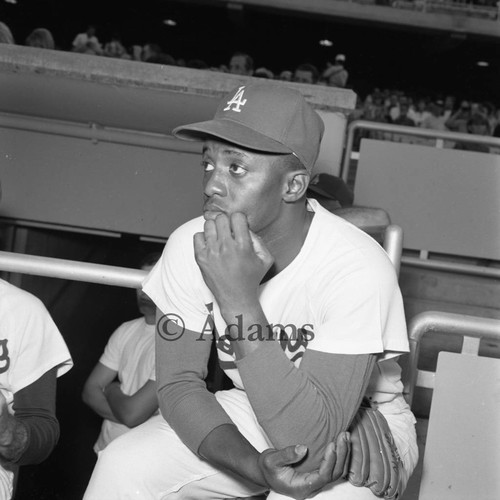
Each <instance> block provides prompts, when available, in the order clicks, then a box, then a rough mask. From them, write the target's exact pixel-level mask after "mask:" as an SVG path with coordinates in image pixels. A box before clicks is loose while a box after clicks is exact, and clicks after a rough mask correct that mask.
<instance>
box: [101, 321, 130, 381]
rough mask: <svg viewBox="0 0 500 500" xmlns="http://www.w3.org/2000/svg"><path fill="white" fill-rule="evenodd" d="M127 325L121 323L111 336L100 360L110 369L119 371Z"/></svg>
mask: <svg viewBox="0 0 500 500" xmlns="http://www.w3.org/2000/svg"><path fill="white" fill-rule="evenodd" d="M125 334H126V325H125V324H123V325H120V326H119V327H118V328H117V329H116V330H115V331H114V332H113V333H112V334H111V337H109V340H108V343H107V344H106V347H105V348H104V352H103V353H102V355H101V357H100V358H99V362H100V363H102V364H103V365H104V366H106V367H107V368H109V369H110V370H114V371H116V372H117V371H118V369H119V368H120V360H121V358H122V353H123V347H124V342H125Z"/></svg>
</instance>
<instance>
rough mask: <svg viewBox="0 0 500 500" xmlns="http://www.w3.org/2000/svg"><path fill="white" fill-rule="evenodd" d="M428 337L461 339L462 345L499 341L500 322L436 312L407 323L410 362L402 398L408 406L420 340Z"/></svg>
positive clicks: (417, 317) (492, 319) (416, 370)
mask: <svg viewBox="0 0 500 500" xmlns="http://www.w3.org/2000/svg"><path fill="white" fill-rule="evenodd" d="M431 333H444V334H447V335H460V336H461V337H463V339H464V342H465V341H466V339H467V337H472V338H475V339H481V338H488V339H492V340H496V341H500V319H494V318H482V317H479V316H470V315H467V314H456V313H446V312H438V311H425V312H422V313H420V314H417V315H416V316H414V317H413V318H412V319H411V320H410V321H409V323H408V336H409V341H410V358H409V362H408V373H407V377H405V378H406V381H405V396H406V400H407V401H408V404H410V406H411V404H412V402H413V395H414V392H415V384H416V381H417V376H418V358H419V350H420V346H421V341H422V337H423V336H424V335H426V334H431ZM477 345H478V344H477ZM443 350H445V349H443Z"/></svg>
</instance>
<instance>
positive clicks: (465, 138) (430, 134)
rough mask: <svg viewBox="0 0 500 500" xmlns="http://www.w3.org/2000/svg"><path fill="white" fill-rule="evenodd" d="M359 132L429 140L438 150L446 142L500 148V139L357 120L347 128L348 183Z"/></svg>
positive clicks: (345, 169) (344, 170)
mask: <svg viewBox="0 0 500 500" xmlns="http://www.w3.org/2000/svg"><path fill="white" fill-rule="evenodd" d="M358 130H367V131H371V132H382V133H389V134H397V135H401V136H413V137H419V138H424V139H429V140H433V141H435V147H437V148H443V146H444V141H451V142H470V143H474V144H484V145H486V146H495V147H498V148H500V139H499V138H496V137H491V136H489V135H472V134H463V133H461V132H450V131H447V130H446V131H445V130H432V129H426V128H418V127H405V126H402V125H393V124H390V123H380V122H372V121H368V120H356V121H353V122H352V123H350V124H349V126H348V127H347V137H346V147H345V152H344V160H343V162H342V170H341V177H342V179H343V180H344V181H345V182H347V180H348V178H349V172H350V167H351V161H352V160H353V159H357V158H355V157H353V146H354V139H355V133H356V132H357V131H358ZM392 142H394V141H392ZM396 142H397V141H396Z"/></svg>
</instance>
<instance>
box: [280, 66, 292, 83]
mask: <svg viewBox="0 0 500 500" xmlns="http://www.w3.org/2000/svg"><path fill="white" fill-rule="evenodd" d="M292 79H293V73H292V72H291V71H290V70H288V69H284V70H283V71H282V72H281V73H280V74H279V77H278V80H281V81H282V82H291V81H292Z"/></svg>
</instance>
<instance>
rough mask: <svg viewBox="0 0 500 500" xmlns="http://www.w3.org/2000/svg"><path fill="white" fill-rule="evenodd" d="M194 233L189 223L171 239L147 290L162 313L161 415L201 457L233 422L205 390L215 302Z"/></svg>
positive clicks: (159, 336)
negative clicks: (216, 432) (208, 440)
mask: <svg viewBox="0 0 500 500" xmlns="http://www.w3.org/2000/svg"><path fill="white" fill-rule="evenodd" d="M195 222H196V220H195ZM201 229H202V225H199V229H198V230H201ZM195 232H196V227H195V226H193V224H192V223H188V224H187V225H185V226H182V227H181V228H180V229H178V230H177V231H175V232H174V233H173V234H172V236H171V237H170V238H169V240H168V242H167V245H166V247H165V250H164V252H163V255H162V257H161V259H160V260H159V261H158V263H157V264H156V266H155V267H154V268H153V269H152V271H151V273H150V274H149V275H148V276H147V277H146V280H145V282H144V287H143V290H144V292H145V293H146V294H148V296H149V297H150V298H151V299H152V300H153V301H154V302H155V304H156V305H157V307H158V309H159V310H160V311H161V312H162V313H163V317H162V318H161V319H160V321H159V322H158V327H157V330H158V333H157V335H156V345H155V348H156V379H157V387H158V401H159V405H160V410H161V413H162V415H163V417H164V418H165V420H166V421H167V422H168V423H169V424H170V426H171V427H172V428H173V429H174V430H175V432H176V433H177V435H178V436H179V437H180V439H181V440H182V441H183V442H184V444H186V446H187V447H188V448H190V449H191V451H193V452H194V453H197V452H198V449H199V447H200V445H201V443H202V442H203V440H204V439H205V437H206V436H207V435H208V434H209V433H210V432H211V431H212V430H213V429H215V428H216V427H218V426H220V425H223V424H232V421H231V419H230V418H229V416H228V415H227V414H226V412H225V411H224V410H223V409H222V407H221V406H220V405H219V403H218V402H217V400H216V399H215V396H214V395H213V394H212V393H210V392H209V391H208V390H207V388H206V384H205V378H206V376H207V373H208V359H209V356H210V349H211V344H212V339H213V335H212V328H211V325H212V324H213V323H212V321H211V317H210V315H209V312H208V311H209V307H210V304H211V303H212V302H213V297H212V295H211V294H210V292H209V290H208V288H207V287H206V285H205V283H204V281H203V278H202V276H201V272H200V270H199V268H198V265H197V264H196V261H195V260H194V249H193V234H194V233H195ZM200 408H203V412H200Z"/></svg>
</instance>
